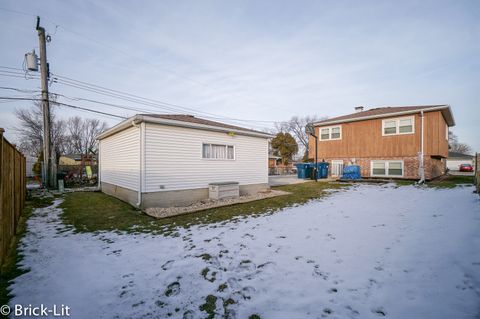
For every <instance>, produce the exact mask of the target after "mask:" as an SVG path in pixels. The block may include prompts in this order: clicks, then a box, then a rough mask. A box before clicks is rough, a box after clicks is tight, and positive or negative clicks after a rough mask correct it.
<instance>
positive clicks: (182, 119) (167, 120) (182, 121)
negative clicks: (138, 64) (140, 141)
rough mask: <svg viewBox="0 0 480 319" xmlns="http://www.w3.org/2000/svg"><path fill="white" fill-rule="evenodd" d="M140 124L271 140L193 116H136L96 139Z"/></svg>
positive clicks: (239, 128) (241, 128)
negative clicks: (146, 123)
mask: <svg viewBox="0 0 480 319" xmlns="http://www.w3.org/2000/svg"><path fill="white" fill-rule="evenodd" d="M141 122H148V123H157V124H163V125H171V126H180V127H189V128H196V129H201V130H207V131H220V132H227V133H228V132H232V133H237V134H240V135H249V136H257V137H264V138H272V137H273V135H271V134H268V133H265V132H261V131H255V130H251V129H247V128H243V127H240V126H235V125H230V124H225V123H221V122H216V121H210V120H206V119H202V118H198V117H195V116H193V115H187V114H137V115H135V116H133V117H130V118H128V119H126V120H124V121H123V122H121V123H119V124H118V125H116V126H114V127H112V128H111V129H109V130H107V131H105V132H103V133H102V134H100V135H99V136H97V139H99V140H101V139H103V138H105V137H108V136H110V135H112V134H115V133H117V132H119V131H122V130H124V129H126V128H128V127H131V126H132V125H138V124H140V123H141Z"/></svg>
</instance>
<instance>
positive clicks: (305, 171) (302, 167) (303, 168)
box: [295, 163, 312, 179]
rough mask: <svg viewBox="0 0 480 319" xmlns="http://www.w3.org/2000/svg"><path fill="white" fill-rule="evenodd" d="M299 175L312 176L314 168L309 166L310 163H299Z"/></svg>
mask: <svg viewBox="0 0 480 319" xmlns="http://www.w3.org/2000/svg"><path fill="white" fill-rule="evenodd" d="M295 166H296V167H297V177H298V178H301V179H307V178H310V176H311V174H312V169H311V168H310V167H309V165H308V163H297V164H295Z"/></svg>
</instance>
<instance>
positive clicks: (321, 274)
mask: <svg viewBox="0 0 480 319" xmlns="http://www.w3.org/2000/svg"><path fill="white" fill-rule="evenodd" d="M319 267H320V266H319V265H315V267H314V268H313V276H315V277H320V278H322V279H323V280H327V279H328V273H327V272H324V271H321V270H320V269H319Z"/></svg>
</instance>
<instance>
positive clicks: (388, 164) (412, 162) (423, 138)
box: [309, 105, 455, 180]
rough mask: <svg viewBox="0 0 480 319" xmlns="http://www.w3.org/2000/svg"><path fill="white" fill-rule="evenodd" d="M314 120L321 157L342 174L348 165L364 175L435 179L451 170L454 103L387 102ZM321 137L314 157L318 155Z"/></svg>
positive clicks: (311, 151) (311, 146) (311, 142)
mask: <svg viewBox="0 0 480 319" xmlns="http://www.w3.org/2000/svg"><path fill="white" fill-rule="evenodd" d="M355 111H356V112H355V113H353V114H349V115H344V116H339V117H335V118H330V119H327V120H323V121H319V122H316V123H313V125H314V127H315V134H316V136H317V137H318V145H317V155H318V160H319V161H321V160H325V161H326V162H329V163H330V165H331V166H330V167H331V170H330V174H331V175H332V176H334V177H335V176H341V175H342V170H343V166H344V165H348V164H353V163H354V164H356V165H360V167H361V174H362V177H383V178H404V179H422V178H425V179H427V180H428V179H432V178H435V177H437V176H440V175H443V174H445V172H446V158H447V157H448V130H449V127H451V126H454V125H455V121H454V118H453V115H452V111H451V109H450V106H449V105H425V106H403V107H381V108H374V109H370V110H366V111H364V110H363V107H356V108H355ZM315 149H316V148H315V139H314V138H313V137H312V136H311V137H310V139H309V158H310V159H315Z"/></svg>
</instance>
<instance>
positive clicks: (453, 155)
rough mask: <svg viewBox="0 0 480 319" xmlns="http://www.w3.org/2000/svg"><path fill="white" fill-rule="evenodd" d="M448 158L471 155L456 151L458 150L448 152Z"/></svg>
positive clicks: (470, 157)
mask: <svg viewBox="0 0 480 319" xmlns="http://www.w3.org/2000/svg"><path fill="white" fill-rule="evenodd" d="M448 158H449V159H451V158H468V159H472V158H473V155H468V154H463V153H458V152H448Z"/></svg>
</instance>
